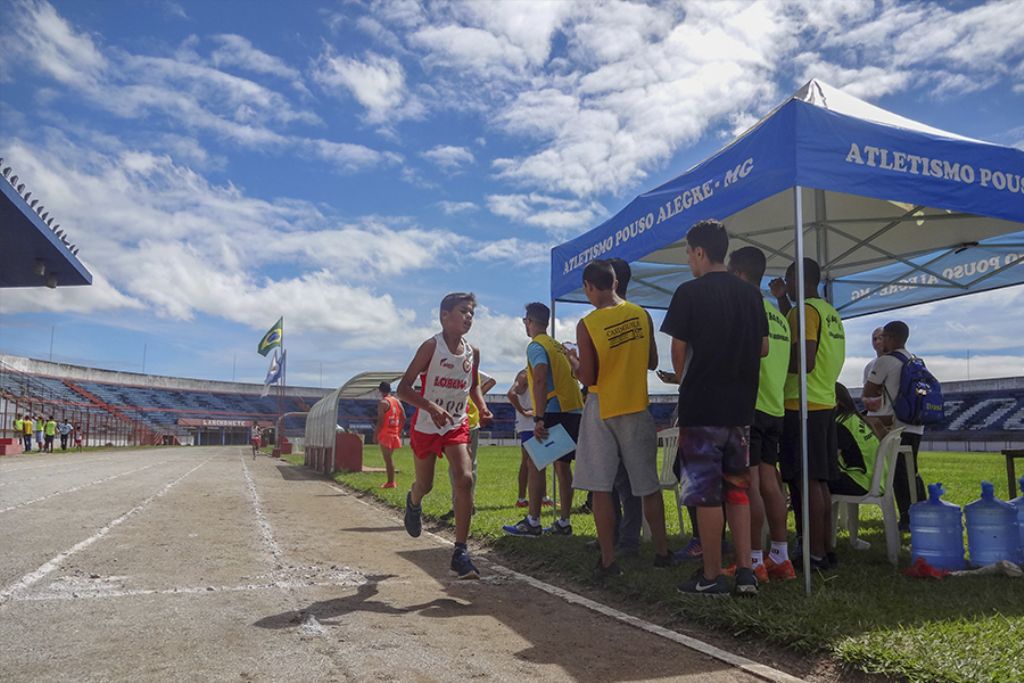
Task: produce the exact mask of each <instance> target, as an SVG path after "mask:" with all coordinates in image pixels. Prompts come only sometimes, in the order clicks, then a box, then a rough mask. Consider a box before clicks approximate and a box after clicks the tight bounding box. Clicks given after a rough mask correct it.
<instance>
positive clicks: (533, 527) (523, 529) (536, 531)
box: [501, 517, 544, 538]
mask: <svg viewBox="0 0 1024 683" xmlns="http://www.w3.org/2000/svg"><path fill="white" fill-rule="evenodd" d="M501 530H502V531H504V532H505V533H506V534H508V535H509V536H525V537H527V538H539V537H540V535H541V534H542V533H543V532H544V530H543V529H542V528H541V526H540V524H530V520H528V519H527V518H526V517H523V518H522V519H521V520H519V521H518V522H516V523H515V524H506V525H505V526H503V527H501Z"/></svg>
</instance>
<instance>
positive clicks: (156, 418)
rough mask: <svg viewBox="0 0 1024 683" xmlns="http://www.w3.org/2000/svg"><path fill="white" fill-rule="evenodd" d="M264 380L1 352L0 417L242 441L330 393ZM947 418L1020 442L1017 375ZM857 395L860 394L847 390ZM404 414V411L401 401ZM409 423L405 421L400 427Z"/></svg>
mask: <svg viewBox="0 0 1024 683" xmlns="http://www.w3.org/2000/svg"><path fill="white" fill-rule="evenodd" d="M262 389H263V385H261V384H246V383H241V382H221V381H214V380H202V379H188V378H180V377H164V376H159V375H145V374H140V373H133V372H118V371H112V370H103V369H98V368H88V367H82V366H77V365H68V364H64V363H51V362H47V361H42V360H35V359H30V358H23V357H19V356H9V355H0V417H2V419H3V423H2V424H3V432H4V434H5V435H6V434H12V433H13V432H12V427H13V421H14V416H15V414H18V415H22V414H24V413H30V414H32V415H37V414H45V415H47V416H49V415H51V414H52V415H55V416H57V417H58V418H61V417H67V418H68V419H69V420H70V421H71V422H72V423H74V424H76V425H81V429H82V431H83V432H84V434H85V436H86V444H87V445H105V444H108V443H109V444H112V445H140V444H180V445H222V444H223V445H236V444H246V443H248V438H249V436H248V428H249V426H250V425H251V424H252V422H253V421H256V422H258V423H259V424H260V425H261V426H263V427H271V428H272V427H274V426H276V420H277V418H278V416H280V415H281V414H282V413H285V412H297V413H303V412H307V411H308V410H309V409H310V407H311V406H312V405H313V404H314V403H316V402H317V401H318V400H320V399H321V398H322V397H323V396H325V395H326V394H328V393H329V390H327V389H320V388H315V387H287V388H286V389H285V390H284V392H283V393H282V395H281V397H280V398H279V397H278V396H276V395H270V396H266V397H260V393H261V391H262ZM943 389H944V395H945V401H946V419H945V420H944V421H943V422H942V423H941V424H939V425H937V426H935V427H930V428H929V429H928V431H927V433H926V434H925V443H924V444H923V447H924V448H926V449H928V450H957V451H964V450H966V451H991V450H1001V449H1004V448H1020V447H1021V446H1022V445H1024V377H1012V378H1004V379H984V380H972V381H965V382H948V383H946V384H945V385H944V387H943ZM854 394H859V392H858V391H857V390H854ZM487 399H488V405H489V406H490V408H491V411H492V412H493V413H494V420H493V421H492V422H491V424H489V425H484V427H483V431H482V432H481V440H482V442H483V443H490V444H506V443H516V442H515V441H514V439H515V434H514V424H515V412H514V409H513V408H512V406H511V404H509V403H508V400H507V398H506V397H505V396H504V395H503V394H500V393H496V394H493V395H490V396H488V397H487ZM406 408H407V412H408V413H409V414H410V415H411V412H412V411H411V410H410V409H409V407H408V406H407V407H406ZM674 408H675V397H674V396H673V395H654V396H651V405H650V411H651V413H652V415H653V416H654V419H655V423H656V424H657V426H658V428H659V429H663V428H665V427H669V426H671V423H672V415H673V410H674ZM376 410H377V399H376V395H375V394H374V393H372V392H371V393H370V394H369V395H367V396H365V397H363V398H358V399H344V400H342V401H340V402H339V407H338V425H339V426H341V427H342V428H344V429H346V430H348V431H351V432H356V433H359V434H362V435H363V436H364V438H365V440H366V441H367V442H368V443H369V442H370V441H371V440H372V438H373V427H374V422H375V420H376ZM303 426H304V418H302V417H301V416H296V417H290V418H287V420H286V421H285V424H284V433H285V434H286V435H287V436H288V437H289V439H290V440H291V441H292V442H293V443H294V445H295V446H296V447H297V448H301V434H302V431H303ZM407 428H408V425H407Z"/></svg>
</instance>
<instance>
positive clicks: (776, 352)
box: [726, 247, 796, 582]
mask: <svg viewBox="0 0 1024 683" xmlns="http://www.w3.org/2000/svg"><path fill="white" fill-rule="evenodd" d="M766 265H767V259H766V258H765V255H764V252H763V251H761V250H760V249H758V248H757V247H742V248H740V249H737V250H736V251H734V252H733V253H732V255H731V256H730V257H729V272H731V273H732V274H733V275H735V276H737V277H739V278H740V279H741V280H743V281H744V282H746V283H748V284H750V285H752V286H753V287H756V288H757V291H758V293H759V294H760V292H761V279H762V278H763V277H764V271H765V267H766ZM761 301H762V303H763V305H764V311H765V316H766V318H767V320H768V355H767V356H764V357H762V358H761V368H760V374H759V377H758V385H757V404H756V406H755V408H754V421H753V423H752V424H751V425H750V482H751V484H750V547H751V564H752V566H753V568H754V574H755V575H756V576H757V579H758V581H760V582H767V581H769V580H771V581H788V580H790V579H795V578H796V571H795V570H794V569H793V563H792V562H790V560H789V545H788V543H787V541H786V533H787V530H786V499H785V496H784V495H783V493H782V487H781V486H780V485H779V473H778V469H776V468H777V467H778V464H779V442H780V440H781V438H782V423H783V415H784V414H785V410H784V408H783V401H784V399H785V390H784V389H785V384H786V370H787V368H788V367H789V346H790V338H791V337H790V330H789V321H787V320H786V317H785V316H784V315H782V313H781V311H779V309H777V308H776V307H775V306H773V305H772V304H771V303H770V302H769V301H768V299H766V298H765V297H763V296H762V297H761ZM766 520H767V522H768V529H769V536H770V540H771V550H770V552H769V554H768V557H767V558H765V557H764V550H763V549H762V547H761V537H762V534H761V529H762V527H763V526H764V522H765V521H766ZM728 573H729V572H728V571H726V574H728Z"/></svg>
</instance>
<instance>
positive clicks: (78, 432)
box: [73, 424, 85, 450]
mask: <svg viewBox="0 0 1024 683" xmlns="http://www.w3.org/2000/svg"><path fill="white" fill-rule="evenodd" d="M73 433H74V435H75V448H77V449H78V450H82V444H83V443H84V442H85V432H84V431H82V425H80V424H78V425H75V428H74V430H73Z"/></svg>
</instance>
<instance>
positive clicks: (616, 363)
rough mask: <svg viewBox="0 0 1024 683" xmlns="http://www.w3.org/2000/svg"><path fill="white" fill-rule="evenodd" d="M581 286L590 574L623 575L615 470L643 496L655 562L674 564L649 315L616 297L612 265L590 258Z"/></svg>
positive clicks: (582, 457) (582, 442)
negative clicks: (661, 473)
mask: <svg viewBox="0 0 1024 683" xmlns="http://www.w3.org/2000/svg"><path fill="white" fill-rule="evenodd" d="M583 291H584V293H585V294H586V296H587V299H588V300H589V301H590V303H591V305H593V307H594V310H593V311H591V312H590V313H588V314H587V315H586V316H585V317H584V318H583V319H582V320H581V321H580V322H579V323H578V324H577V325H576V341H577V343H578V344H579V378H580V381H581V382H583V383H584V384H585V385H586V386H587V387H588V392H587V403H586V406H584V408H583V419H582V421H581V425H580V438H579V463H578V464H577V476H576V488H579V489H582V490H584V491H592V492H593V494H594V500H593V510H594V524H595V526H596V527H597V542H598V544H599V545H600V547H601V557H600V558H598V562H597V567H596V568H595V575H596V576H597V577H598V578H604V577H608V576H618V575H619V574H621V573H622V570H621V569H620V568H619V566H618V564H617V563H616V561H615V540H616V539H615V535H616V533H615V532H616V530H617V524H616V522H617V521H618V520H617V519H616V515H615V510H614V508H613V501H612V492H613V491H614V490H615V483H616V479H617V478H618V475H619V468H620V467H623V466H624V467H625V468H626V470H627V471H628V472H629V481H630V488H631V493H632V495H634V496H636V497H637V498H642V499H643V508H644V513H645V516H646V517H647V522H648V523H649V524H650V527H651V537H652V539H653V541H654V552H655V556H654V566H655V567H669V566H671V563H672V557H671V554H670V553H669V551H668V539H667V537H666V533H665V502H664V498H663V497H662V494H661V483H660V481H659V480H658V464H657V457H658V435H657V429H656V427H655V425H654V418H653V417H652V416H651V413H650V411H648V410H647V406H648V403H649V400H648V390H647V371H648V370H653V369H655V368H656V367H658V347H657V345H656V343H655V340H654V324H653V323H652V322H651V316H650V315H649V314H648V313H647V311H645V310H644V309H643V308H641V307H640V306H637V305H636V304H632V303H630V302H628V301H626V300H624V299H622V298H620V297H619V295H618V293H617V291H616V277H615V269H614V267H613V266H612V264H610V263H609V262H608V261H603V260H597V261H592V262H591V263H590V264H588V265H587V267H586V268H584V270H583Z"/></svg>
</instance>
